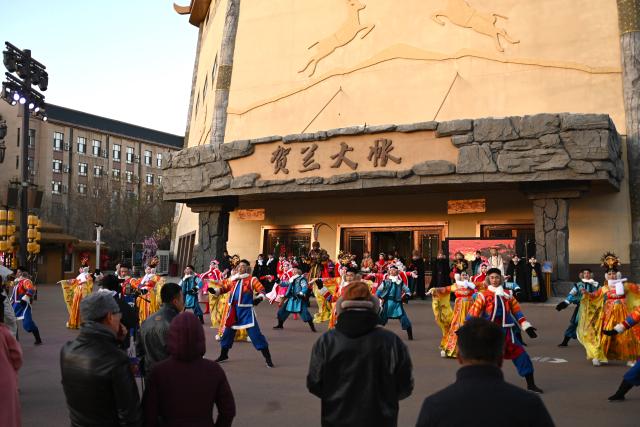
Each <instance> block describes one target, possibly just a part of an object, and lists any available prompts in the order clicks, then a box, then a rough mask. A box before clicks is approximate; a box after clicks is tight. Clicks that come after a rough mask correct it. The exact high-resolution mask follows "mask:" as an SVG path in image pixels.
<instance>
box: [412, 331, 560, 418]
mask: <svg viewBox="0 0 640 427" xmlns="http://www.w3.org/2000/svg"><path fill="white" fill-rule="evenodd" d="M457 333H458V360H459V362H460V364H461V365H462V368H460V369H459V370H458V373H457V379H456V382H455V383H453V384H452V385H450V386H449V387H447V388H445V389H443V390H441V391H439V392H437V393H435V394H432V395H431V396H429V397H427V398H426V399H425V401H424V403H423V404H422V409H421V410H420V415H419V416H418V422H417V424H416V427H438V426H467V425H468V426H471V425H475V426H492V427H500V426H505V427H507V426H509V427H510V426H518V427H524V426H532V427H548V426H553V425H554V424H553V420H552V419H551V416H550V415H549V412H548V411H547V408H546V407H545V406H544V403H542V400H540V398H539V397H538V396H537V395H536V394H534V393H531V392H528V391H525V390H522V389H521V388H520V387H516V386H514V385H511V384H509V383H507V382H505V381H504V378H503V376H502V370H501V369H500V368H501V366H502V354H503V346H504V337H503V335H502V328H500V327H499V326H498V325H496V324H495V323H492V322H490V321H488V320H485V319H481V318H473V319H469V320H467V321H466V322H465V324H464V325H463V326H462V327H461V328H460V329H459V330H458V332H457Z"/></svg>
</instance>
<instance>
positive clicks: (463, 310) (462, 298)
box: [429, 272, 476, 357]
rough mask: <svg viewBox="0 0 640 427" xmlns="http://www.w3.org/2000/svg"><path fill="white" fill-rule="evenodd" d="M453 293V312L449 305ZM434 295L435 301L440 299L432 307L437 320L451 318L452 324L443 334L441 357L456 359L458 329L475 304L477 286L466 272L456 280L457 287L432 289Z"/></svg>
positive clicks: (431, 292)
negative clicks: (474, 297)
mask: <svg viewBox="0 0 640 427" xmlns="http://www.w3.org/2000/svg"><path fill="white" fill-rule="evenodd" d="M451 292H453V293H454V294H455V296H456V302H455V304H454V305H453V312H451V306H450V305H449V294H450V293H451ZM429 293H430V294H431V295H433V300H434V301H435V300H436V299H440V300H442V301H439V302H437V303H434V304H433V305H432V306H433V308H434V313H433V314H434V315H435V317H436V319H441V318H450V319H451V322H450V323H449V325H447V326H446V328H447V331H446V333H444V334H443V337H442V340H441V341H440V356H441V357H456V356H457V354H458V334H457V332H458V329H460V327H461V326H462V325H463V324H464V321H465V320H466V318H467V313H468V312H469V308H470V307H471V304H472V303H473V296H474V295H475V293H476V285H475V284H474V283H473V282H470V281H469V275H468V274H467V273H466V272H462V273H460V279H459V280H456V284H455V285H451V286H446V287H444V288H431V290H430V291H429ZM435 310H447V311H449V312H451V313H446V314H442V313H438V312H436V311H435Z"/></svg>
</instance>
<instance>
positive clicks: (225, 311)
mask: <svg viewBox="0 0 640 427" xmlns="http://www.w3.org/2000/svg"><path fill="white" fill-rule="evenodd" d="M239 261H240V258H239V257H238V256H237V255H234V256H233V257H231V263H230V264H229V267H230V268H231V270H229V272H230V274H229V276H233V275H235V274H236V273H237V268H238V264H239ZM222 275H223V277H224V279H223V281H222V282H220V283H218V286H216V285H215V284H214V286H213V287H214V288H219V287H220V286H222V285H223V284H224V280H225V279H226V278H227V276H226V275H225V273H224V272H223V273H222ZM207 290H208V291H209V293H211V294H213V295H214V296H217V295H216V294H215V292H212V290H211V289H209V288H207ZM230 296H231V295H230V294H229V293H226V294H222V295H219V296H217V298H218V306H220V307H221V309H222V312H221V316H220V318H219V319H218V320H217V323H218V332H217V333H216V336H215V339H216V341H220V339H222V335H224V331H225V330H226V329H227V327H226V326H225V322H224V319H226V318H227V316H228V315H229V310H230V307H229V297H230ZM233 340H234V341H239V342H251V339H250V338H249V334H247V330H246V329H238V331H237V332H236V336H235V337H234V339H233Z"/></svg>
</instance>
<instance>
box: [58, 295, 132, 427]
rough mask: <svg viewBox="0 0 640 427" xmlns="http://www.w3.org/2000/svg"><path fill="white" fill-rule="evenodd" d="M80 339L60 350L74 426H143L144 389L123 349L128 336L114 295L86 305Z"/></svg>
mask: <svg viewBox="0 0 640 427" xmlns="http://www.w3.org/2000/svg"><path fill="white" fill-rule="evenodd" d="M80 317H81V318H82V320H83V323H82V324H81V325H80V333H79V335H78V337H77V338H76V339H75V340H73V341H69V342H67V343H66V344H65V345H64V346H63V347H62V350H61V352H60V368H61V374H62V388H63V390H64V394H65V397H66V400H67V407H68V409H69V415H70V419H71V425H72V426H87V425H126V426H142V411H141V409H140V397H139V395H138V387H137V386H136V382H135V379H134V378H133V374H132V371H131V368H130V365H129V358H128V357H127V354H126V353H125V352H124V351H122V350H120V349H119V348H118V342H119V341H120V340H122V339H123V338H124V337H125V336H126V328H125V327H124V326H123V325H122V324H121V323H120V320H121V318H122V314H121V312H120V308H119V307H118V304H117V303H116V301H115V300H114V298H113V296H112V295H111V294H110V293H109V292H96V293H93V294H91V295H89V296H87V297H85V298H83V299H82V302H81V303H80Z"/></svg>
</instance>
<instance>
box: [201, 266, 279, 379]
mask: <svg viewBox="0 0 640 427" xmlns="http://www.w3.org/2000/svg"><path fill="white" fill-rule="evenodd" d="M249 266H250V264H249V261H247V260H244V259H243V260H240V261H239V262H238V265H237V267H236V274H234V275H233V276H231V277H230V278H229V279H227V280H225V281H224V282H223V283H222V286H221V287H219V288H214V289H213V292H215V293H216V294H217V295H221V294H226V293H228V294H229V300H228V302H227V306H228V307H229V309H228V310H227V314H226V316H225V318H224V325H225V330H224V333H223V334H222V338H221V339H220V356H219V357H218V358H217V359H216V362H223V361H225V360H227V359H229V350H230V349H231V347H232V346H233V339H234V337H235V335H236V331H237V330H242V329H246V331H247V333H248V334H249V337H251V343H252V344H253V346H254V347H255V348H256V350H258V351H260V352H261V353H262V355H263V356H264V359H265V362H266V364H267V366H268V367H270V368H273V362H272V361H271V353H269V343H268V342H267V339H266V338H265V337H264V335H262V332H260V327H259V326H258V319H257V318H256V312H255V310H254V308H253V306H254V305H257V304H259V303H260V302H261V301H262V300H264V299H265V298H266V295H265V292H264V287H263V286H262V284H261V283H260V281H259V280H258V279H256V278H255V277H251V275H249Z"/></svg>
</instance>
